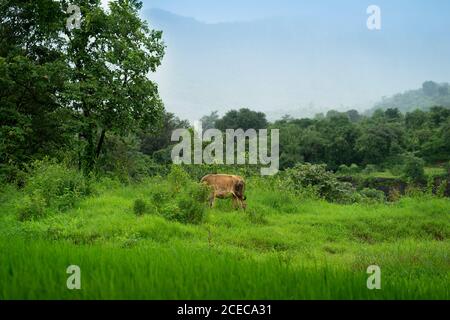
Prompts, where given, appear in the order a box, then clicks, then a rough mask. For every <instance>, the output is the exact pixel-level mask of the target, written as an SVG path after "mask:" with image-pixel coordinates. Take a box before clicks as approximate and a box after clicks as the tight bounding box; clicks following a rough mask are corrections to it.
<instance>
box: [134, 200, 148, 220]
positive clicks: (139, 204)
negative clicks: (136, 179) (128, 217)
mask: <svg viewBox="0 0 450 320" xmlns="http://www.w3.org/2000/svg"><path fill="white" fill-rule="evenodd" d="M133 211H134V214H135V215H137V216H142V215H143V214H144V213H146V212H147V203H146V202H145V201H144V200H142V199H136V200H135V201H134V205H133Z"/></svg>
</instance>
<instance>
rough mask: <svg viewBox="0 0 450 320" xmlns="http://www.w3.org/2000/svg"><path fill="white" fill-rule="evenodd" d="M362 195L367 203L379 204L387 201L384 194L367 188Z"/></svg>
mask: <svg viewBox="0 0 450 320" xmlns="http://www.w3.org/2000/svg"><path fill="white" fill-rule="evenodd" d="M360 194H361V196H362V197H363V199H364V201H366V202H370V203H372V202H373V203H377V202H385V201H386V196H385V194H384V192H383V191H380V190H377V189H371V188H365V189H363V190H361V191H360Z"/></svg>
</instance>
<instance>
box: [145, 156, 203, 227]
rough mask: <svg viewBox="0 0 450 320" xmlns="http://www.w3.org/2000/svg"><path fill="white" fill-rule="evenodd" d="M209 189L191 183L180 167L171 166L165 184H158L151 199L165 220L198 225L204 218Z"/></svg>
mask: <svg viewBox="0 0 450 320" xmlns="http://www.w3.org/2000/svg"><path fill="white" fill-rule="evenodd" d="M210 192H211V191H210V189H209V187H207V186H206V185H204V184H200V183H197V182H194V181H192V179H191V178H190V176H189V175H188V174H187V173H186V171H184V170H183V168H182V167H181V166H178V165H173V166H172V167H171V169H170V173H169V174H168V176H167V179H166V182H165V183H164V182H162V181H161V182H160V183H159V185H158V188H157V189H156V190H154V191H153V192H152V195H151V198H152V200H153V203H154V204H155V206H156V208H157V211H158V212H159V213H160V214H161V215H162V216H163V217H165V218H166V219H168V220H171V221H178V222H181V223H188V224H200V223H202V222H203V221H204V219H205V218H206V203H207V200H208V197H209V194H210Z"/></svg>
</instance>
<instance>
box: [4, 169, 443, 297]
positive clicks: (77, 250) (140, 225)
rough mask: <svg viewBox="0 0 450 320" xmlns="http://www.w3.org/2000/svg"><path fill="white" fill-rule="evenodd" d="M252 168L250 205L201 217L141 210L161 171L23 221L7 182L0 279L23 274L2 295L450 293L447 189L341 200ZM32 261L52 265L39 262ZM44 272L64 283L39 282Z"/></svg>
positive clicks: (18, 196)
mask: <svg viewBox="0 0 450 320" xmlns="http://www.w3.org/2000/svg"><path fill="white" fill-rule="evenodd" d="M255 180H256V182H254V181H253V178H249V179H248V182H249V183H248V184H249V189H248V192H249V194H248V195H249V208H248V210H247V212H245V213H244V212H236V211H232V210H228V209H229V208H228V206H226V205H225V204H226V202H225V201H223V202H221V204H223V205H218V206H217V207H216V208H214V209H207V212H208V219H206V220H204V221H203V223H202V224H200V225H196V224H192V223H189V224H184V223H178V222H177V221H178V220H177V219H175V218H174V219H170V220H169V219H165V218H163V217H161V216H160V215H150V214H145V215H143V216H140V217H139V218H138V219H136V216H135V215H134V214H133V213H132V210H130V208H132V207H133V203H134V201H135V200H136V199H143V200H144V201H145V202H147V201H148V202H147V203H148V204H149V206H150V205H152V204H153V203H152V200H151V198H148V197H150V195H151V194H153V193H154V191H156V190H159V189H161V188H169V186H168V182H167V181H166V180H164V179H162V178H158V177H153V178H151V179H148V180H146V181H143V182H141V183H139V184H129V185H125V186H123V185H119V186H114V183H111V182H110V181H108V180H107V179H105V180H104V183H105V184H106V185H105V187H104V188H102V189H101V190H102V192H101V193H98V194H96V195H95V196H92V197H89V198H85V199H82V200H81V201H80V203H79V205H78V206H77V208H72V209H70V210H69V211H68V212H66V213H65V214H55V215H49V214H47V213H48V208H46V209H45V211H46V214H45V215H44V216H43V217H40V218H39V219H31V220H27V221H26V222H25V223H21V222H19V221H17V220H16V219H13V217H14V216H15V215H16V214H17V211H16V209H17V208H15V207H14V206H13V204H14V203H16V202H17V203H18V202H19V200H20V202H22V199H23V197H24V195H25V194H24V193H23V191H20V190H13V189H10V190H6V189H5V190H3V191H1V192H0V199H1V200H2V201H1V202H0V212H2V214H1V215H0V240H1V241H0V252H1V253H2V255H1V257H2V259H3V260H5V261H8V266H9V267H8V268H0V283H6V284H8V283H18V284H19V285H14V286H10V285H5V286H3V287H2V290H0V298H1V299H56V298H57V299H205V298H214V299H237V298H242V299H276V298H277V299H303V298H304V299H448V294H449V293H448V289H447V287H448V285H447V282H448V281H446V280H447V278H448V258H447V256H448V249H449V248H448V239H449V237H450V232H449V230H450V228H449V223H450V222H449V219H448V212H449V209H450V208H449V206H450V203H449V201H448V200H446V199H439V198H436V197H428V196H423V195H422V196H421V197H419V198H410V197H403V198H402V199H401V200H400V201H398V202H396V203H389V204H383V203H361V204H358V203H356V204H351V205H349V204H345V205H341V204H335V203H328V202H326V201H323V200H311V199H300V198H297V197H295V196H294V195H291V194H290V193H288V192H285V190H283V192H280V189H274V190H277V192H274V190H271V188H272V185H271V181H270V180H266V179H265V178H261V177H256V178H255ZM182 193H183V192H182ZM286 193H288V194H287V195H285V194H286ZM171 196H172V195H171ZM278 197H279V198H280V199H281V201H280V202H279V203H277V205H276V207H272V204H271V203H272V200H273V199H276V198H278ZM287 199H289V200H287ZM282 202H286V205H282ZM280 204H281V205H280ZM169 205H171V206H174V207H175V208H173V209H172V210H171V211H172V212H173V213H175V214H176V213H177V210H178V209H179V208H178V209H177V208H176V207H177V202H176V201H171V200H170V198H169V200H167V202H166V204H163V205H162V206H163V207H166V208H167V209H168V208H169ZM130 211H131V212H130ZM168 211H169V210H168ZM127 213H130V214H127ZM161 215H162V214H161ZM68 261H82V263H83V265H81V267H82V269H83V270H84V269H88V270H90V271H89V275H90V277H88V278H86V279H85V280H84V281H85V282H83V283H84V285H85V286H86V287H87V286H88V285H89V290H74V291H70V290H67V288H66V287H65V286H60V285H59V283H60V281H59V280H60V278H61V277H60V272H61V271H60V270H65V269H66V268H67V265H68ZM374 262H375V263H377V264H378V265H380V266H382V269H383V270H384V274H385V277H386V278H383V279H384V282H383V283H385V286H384V287H383V288H384V290H373V291H371V290H367V288H366V286H365V283H366V281H367V273H366V270H367V266H368V265H371V264H373V263H374ZM105 265H109V266H111V268H109V269H108V270H107V271H105V268H104V266H105ZM399 266H401V268H399ZM33 268H34V269H36V270H45V272H38V273H32V274H30V272H29V270H30V269H33ZM58 270H59V271H58ZM199 270H201V272H199ZM58 279H59V280H58ZM83 279H84V278H83ZM258 279H259V280H258ZM261 279H262V280H261ZM261 281H262V282H261ZM20 283H26V284H27V285H26V286H22V285H20ZM42 283H50V284H52V283H53V284H55V285H51V286H49V287H48V288H47V290H39V288H41V287H42ZM330 286H331V287H339V288H340V289H339V290H330ZM149 287H151V288H152V290H150V291H149V290H146V288H149ZM105 288H106V289H105ZM168 288H169V289H170V290H168ZM250 289H251V290H250Z"/></svg>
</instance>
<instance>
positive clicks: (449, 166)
mask: <svg viewBox="0 0 450 320" xmlns="http://www.w3.org/2000/svg"><path fill="white" fill-rule="evenodd" d="M444 168H445V171H446V172H447V176H448V177H450V161H449V162H447V163H446V164H445V166H444Z"/></svg>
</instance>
